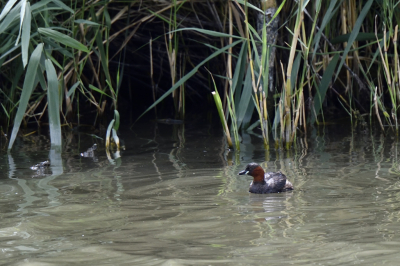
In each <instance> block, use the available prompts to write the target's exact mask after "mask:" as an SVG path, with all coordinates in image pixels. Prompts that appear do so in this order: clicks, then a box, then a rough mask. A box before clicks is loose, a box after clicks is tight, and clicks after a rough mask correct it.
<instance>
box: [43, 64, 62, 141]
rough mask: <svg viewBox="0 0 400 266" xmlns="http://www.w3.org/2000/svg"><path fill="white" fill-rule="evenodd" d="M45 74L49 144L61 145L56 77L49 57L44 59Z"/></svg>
mask: <svg viewBox="0 0 400 266" xmlns="http://www.w3.org/2000/svg"><path fill="white" fill-rule="evenodd" d="M45 66H46V74H47V102H48V104H49V109H48V113H49V127H50V140H51V146H59V147H61V144H62V143H61V122H60V101H59V96H60V94H59V90H58V79H57V74H56V70H55V68H54V66H53V63H52V62H51V60H50V59H46V61H45Z"/></svg>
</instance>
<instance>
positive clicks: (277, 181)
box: [239, 163, 293, 194]
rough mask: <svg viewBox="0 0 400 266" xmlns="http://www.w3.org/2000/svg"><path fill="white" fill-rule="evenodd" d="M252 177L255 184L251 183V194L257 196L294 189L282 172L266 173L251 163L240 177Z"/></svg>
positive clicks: (241, 172)
mask: <svg viewBox="0 0 400 266" xmlns="http://www.w3.org/2000/svg"><path fill="white" fill-rule="evenodd" d="M246 174H247V175H250V176H252V177H253V182H251V183H250V188H249V192H251V193H257V194H265V193H277V192H284V191H288V190H292V189H293V185H292V183H290V181H289V180H287V179H286V176H285V175H284V174H282V173H281V172H277V173H274V172H269V173H265V172H264V169H263V168H262V167H261V166H259V165H258V164H256V163H249V164H248V165H247V166H246V169H244V170H243V171H240V172H239V175H246Z"/></svg>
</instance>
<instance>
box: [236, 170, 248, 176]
mask: <svg viewBox="0 0 400 266" xmlns="http://www.w3.org/2000/svg"><path fill="white" fill-rule="evenodd" d="M248 173H249V171H246V170H243V171H240V172H239V174H238V175H247V174H248Z"/></svg>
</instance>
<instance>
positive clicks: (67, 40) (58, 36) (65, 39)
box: [38, 28, 89, 53]
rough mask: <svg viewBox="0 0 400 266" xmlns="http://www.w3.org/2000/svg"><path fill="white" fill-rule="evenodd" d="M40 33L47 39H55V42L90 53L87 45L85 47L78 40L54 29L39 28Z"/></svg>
mask: <svg viewBox="0 0 400 266" xmlns="http://www.w3.org/2000/svg"><path fill="white" fill-rule="evenodd" d="M38 32H39V33H40V34H42V35H44V36H46V37H49V38H53V39H54V40H56V41H58V42H60V43H62V44H64V45H66V46H69V47H72V48H75V49H78V50H80V51H83V52H86V53H89V50H88V49H87V47H86V46H85V45H83V44H82V43H80V42H78V41H77V40H75V39H73V38H71V37H69V36H67V35H65V34H63V33H61V32H58V31H55V30H52V29H48V28H38Z"/></svg>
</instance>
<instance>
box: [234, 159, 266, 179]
mask: <svg viewBox="0 0 400 266" xmlns="http://www.w3.org/2000/svg"><path fill="white" fill-rule="evenodd" d="M239 175H250V176H252V177H253V181H254V182H263V181H264V169H263V168H262V167H261V166H259V165H258V164H256V163H249V164H248V165H247V166H246V169H244V170H243V171H240V172H239Z"/></svg>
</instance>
